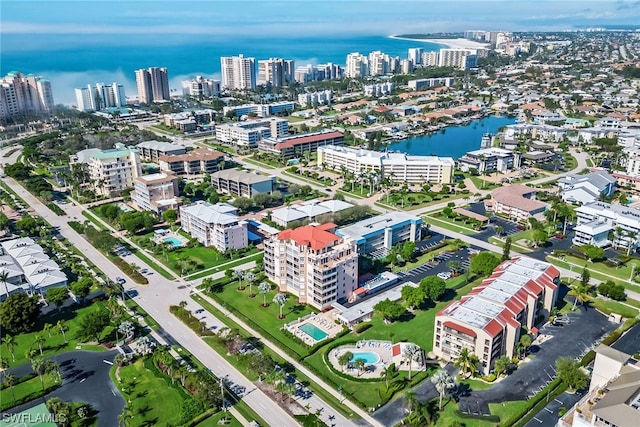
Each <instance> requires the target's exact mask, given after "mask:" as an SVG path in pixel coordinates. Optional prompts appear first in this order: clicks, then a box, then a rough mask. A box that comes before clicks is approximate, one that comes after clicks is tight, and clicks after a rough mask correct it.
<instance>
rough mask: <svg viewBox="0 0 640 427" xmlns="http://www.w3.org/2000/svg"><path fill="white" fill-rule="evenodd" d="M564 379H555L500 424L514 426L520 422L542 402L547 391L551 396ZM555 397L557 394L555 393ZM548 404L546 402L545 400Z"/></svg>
mask: <svg viewBox="0 0 640 427" xmlns="http://www.w3.org/2000/svg"><path fill="white" fill-rule="evenodd" d="M561 383H562V381H560V379H559V378H556V379H554V380H553V381H551V382H550V383H549V385H547V386H546V387H545V388H543V389H542V390H541V391H540V392H539V393H538V394H536V395H535V396H534V397H533V398H532V399H529V401H528V402H527V406H525V407H524V408H522V409H520V410H519V411H517V412H515V413H514V414H513V415H511V417H510V418H509V419H508V420H506V421H505V422H504V423H502V424H500V425H502V426H512V425H514V424H516V423H518V422H520V421H521V420H522V419H523V418H524V417H525V416H526V415H527V414H529V413H530V412H531V410H532V409H533V408H534V407H535V406H536V405H537V404H538V403H540V401H541V400H543V399H546V397H547V393H549V397H550V398H551V391H554V390H555V389H556V388H558V387H560V385H561ZM554 397H555V395H554ZM545 405H546V402H545Z"/></svg>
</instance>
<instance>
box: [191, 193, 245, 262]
mask: <svg viewBox="0 0 640 427" xmlns="http://www.w3.org/2000/svg"><path fill="white" fill-rule="evenodd" d="M180 226H181V228H182V229H183V230H184V231H186V232H187V233H189V234H190V235H191V237H192V238H194V239H197V240H198V242H200V243H201V244H202V245H204V246H207V247H214V248H216V249H217V250H219V251H220V252H226V251H228V250H231V249H242V248H246V247H247V244H248V237H247V236H248V234H247V223H246V221H241V220H240V219H239V218H238V209H237V208H235V207H233V206H231V205H229V204H226V203H216V204H215V205H212V204H211V203H208V202H204V201H202V200H200V201H198V202H196V203H193V204H191V205H188V206H182V207H181V208H180Z"/></svg>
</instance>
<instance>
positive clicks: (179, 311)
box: [169, 305, 215, 337]
mask: <svg viewBox="0 0 640 427" xmlns="http://www.w3.org/2000/svg"><path fill="white" fill-rule="evenodd" d="M169 311H170V312H171V313H172V314H174V315H175V316H176V317H177V318H178V319H180V320H182V322H183V323H184V324H185V325H187V326H188V327H189V329H191V330H192V331H193V332H195V333H196V334H198V335H199V336H201V337H203V336H213V335H215V334H214V333H213V331H211V330H209V329H204V330H203V329H202V323H200V321H199V320H198V319H197V318H196V317H195V316H194V315H193V314H191V313H190V312H189V310H187V309H184V308H182V307H180V306H178V305H171V306H169Z"/></svg>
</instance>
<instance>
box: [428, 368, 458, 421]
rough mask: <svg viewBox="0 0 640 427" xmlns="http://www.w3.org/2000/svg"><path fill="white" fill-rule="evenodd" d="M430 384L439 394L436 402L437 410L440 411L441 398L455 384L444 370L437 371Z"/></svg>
mask: <svg viewBox="0 0 640 427" xmlns="http://www.w3.org/2000/svg"><path fill="white" fill-rule="evenodd" d="M431 382H432V383H433V385H434V386H435V387H436V390H437V391H438V393H440V400H439V402H438V409H439V410H440V411H442V398H443V397H444V395H445V393H446V392H447V390H449V389H452V388H453V387H455V385H456V383H455V381H454V379H453V378H452V377H451V376H450V375H449V374H448V373H447V371H445V370H444V369H441V370H439V371H438V372H436V373H435V374H433V376H432V377H431Z"/></svg>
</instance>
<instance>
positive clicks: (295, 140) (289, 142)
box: [275, 132, 343, 150]
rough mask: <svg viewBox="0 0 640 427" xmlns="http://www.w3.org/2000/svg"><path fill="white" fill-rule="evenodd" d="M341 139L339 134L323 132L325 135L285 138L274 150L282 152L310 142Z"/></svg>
mask: <svg viewBox="0 0 640 427" xmlns="http://www.w3.org/2000/svg"><path fill="white" fill-rule="evenodd" d="M342 137H343V135H342V134H341V133H340V132H325V133H319V134H316V135H308V136H304V135H302V136H294V137H291V138H287V139H286V140H284V141H282V142H278V143H276V145H275V148H276V149H278V150H282V149H283V148H291V147H295V146H296V145H301V144H308V143H310V142H318V141H324V140H328V139H335V138H342Z"/></svg>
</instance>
